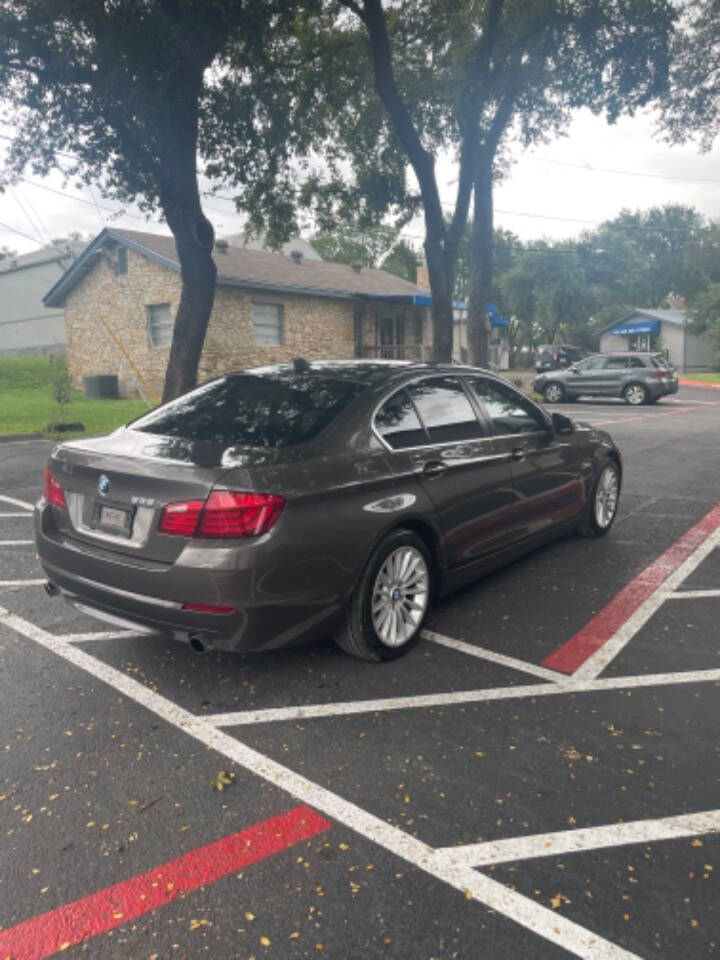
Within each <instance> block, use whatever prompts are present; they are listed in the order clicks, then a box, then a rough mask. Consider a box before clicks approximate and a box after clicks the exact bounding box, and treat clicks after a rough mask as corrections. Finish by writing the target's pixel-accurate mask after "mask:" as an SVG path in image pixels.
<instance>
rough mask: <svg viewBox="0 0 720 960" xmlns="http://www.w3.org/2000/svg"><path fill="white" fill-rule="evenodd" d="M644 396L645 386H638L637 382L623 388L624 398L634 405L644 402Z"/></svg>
mask: <svg viewBox="0 0 720 960" xmlns="http://www.w3.org/2000/svg"><path fill="white" fill-rule="evenodd" d="M645 396H646V393H645V387H642V386H640V384H639V383H631V384H630V386H629V387H628V388H627V389H626V390H625V399H626V400H627V402H628V403H631V404H632V405H633V406H634V407H638V406H640V404H642V403H645Z"/></svg>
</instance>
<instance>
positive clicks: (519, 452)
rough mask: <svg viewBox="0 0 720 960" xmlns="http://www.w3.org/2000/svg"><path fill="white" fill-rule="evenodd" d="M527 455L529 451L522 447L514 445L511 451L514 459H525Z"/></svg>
mask: <svg viewBox="0 0 720 960" xmlns="http://www.w3.org/2000/svg"><path fill="white" fill-rule="evenodd" d="M526 456H527V451H526V450H524V449H523V448H522V447H513V448H512V450H511V451H510V457H511V458H512V459H513V460H524V459H525V457H526Z"/></svg>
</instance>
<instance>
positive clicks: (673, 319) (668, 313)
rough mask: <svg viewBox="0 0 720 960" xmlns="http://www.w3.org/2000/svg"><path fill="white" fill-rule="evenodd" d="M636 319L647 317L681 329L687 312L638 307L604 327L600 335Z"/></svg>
mask: <svg viewBox="0 0 720 960" xmlns="http://www.w3.org/2000/svg"><path fill="white" fill-rule="evenodd" d="M634 317H645V318H647V319H648V320H659V321H660V323H670V324H672V325H673V326H674V327H681V326H682V325H683V323H684V322H685V311H684V310H654V309H653V308H652V307H637V308H636V309H635V310H633V311H632V312H631V313H626V314H625V316H624V317H619V318H618V319H617V320H613V322H612V323H608V325H607V326H605V327H603V328H602V329H601V330H598V333H607V331H608V330H611V329H612V328H613V327H616V326H617V325H618V324H620V323H627V322H628V321H629V320H632V319H633V318H634Z"/></svg>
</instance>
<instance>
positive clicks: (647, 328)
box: [608, 320, 660, 337]
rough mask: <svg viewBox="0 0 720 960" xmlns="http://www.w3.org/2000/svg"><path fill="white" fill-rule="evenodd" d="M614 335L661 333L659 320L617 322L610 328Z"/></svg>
mask: <svg viewBox="0 0 720 960" xmlns="http://www.w3.org/2000/svg"><path fill="white" fill-rule="evenodd" d="M608 333H611V334H612V335H613V336H614V337H622V336H632V335H633V334H635V333H660V321H659V320H630V321H628V322H626V323H622V322H621V323H616V324H615V326H614V327H611V328H610V329H609V330H608Z"/></svg>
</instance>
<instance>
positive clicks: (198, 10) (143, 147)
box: [0, 0, 293, 398]
mask: <svg viewBox="0 0 720 960" xmlns="http://www.w3.org/2000/svg"><path fill="white" fill-rule="evenodd" d="M292 6H293V3H292V0H288V2H285V0H270V2H267V0H211V2H207V0H170V2H169V0H114V2H113V3H106V2H103V0H0V91H1V92H0V115H2V116H3V119H5V120H6V121H8V122H10V123H11V124H12V126H13V127H14V130H15V137H14V140H13V143H12V144H11V147H10V149H9V152H8V169H7V170H6V171H5V176H6V177H12V175H13V174H20V173H22V171H23V170H25V168H26V167H30V169H31V170H32V171H33V172H34V173H36V174H41V175H43V174H46V173H47V172H48V171H49V170H50V169H52V168H55V167H59V168H60V169H62V170H64V171H65V173H66V175H67V176H68V177H71V178H79V179H80V180H81V181H82V182H84V183H87V184H91V183H92V184H97V185H99V186H100V188H101V190H102V192H103V194H105V195H106V196H110V197H113V198H115V199H117V200H119V201H121V202H129V201H134V202H136V203H138V204H139V205H140V207H141V208H142V209H144V210H146V211H148V212H152V211H155V210H160V211H162V214H163V216H164V218H165V220H166V222H167V224H168V226H169V227H170V229H171V231H172V233H173V235H174V237H175V243H176V247H177V252H178V259H179V262H180V268H181V276H182V294H181V298H180V303H179V308H178V312H177V316H176V319H175V333H174V337H173V342H172V348H171V352H170V360H169V365H168V372H167V377H166V382H165V396H166V398H168V397H171V396H175V395H177V394H179V393H182V392H183V391H184V390H186V389H188V388H189V387H191V386H193V385H194V383H195V379H196V374H197V367H198V363H199V359H200V354H201V351H202V345H203V341H204V337H205V330H206V327H207V322H208V319H209V316H210V311H211V309H212V303H213V297H214V288H215V266H214V263H213V259H212V255H211V251H212V246H213V230H212V226H211V224H210V222H209V221H208V220H207V218H206V217H205V215H204V213H203V210H202V202H201V198H200V190H199V186H198V146H199V139H198V131H199V129H200V127H201V125H202V122H203V117H204V116H205V114H206V113H207V111H208V110H209V109H210V108H211V105H212V103H213V96H212V93H213V90H214V88H215V86H216V85H217V71H222V67H223V62H224V59H223V58H224V54H225V50H226V48H227V46H228V43H229V40H230V38H231V37H233V38H234V39H235V43H234V47H233V50H234V54H235V57H236V59H237V58H238V57H239V52H238V51H240V50H243V49H252V50H255V49H256V48H257V49H261V48H262V47H263V44H264V38H265V35H266V32H272V31H274V30H275V29H276V28H277V26H278V24H279V22H280V21H281V20H282V18H283V16H285V15H286V14H287V13H288V11H289V10H290V9H291V8H292ZM243 93H244V91H243V90H242V89H239V90H238V99H239V101H240V102H242V99H243ZM268 122H269V123H270V121H268Z"/></svg>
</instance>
